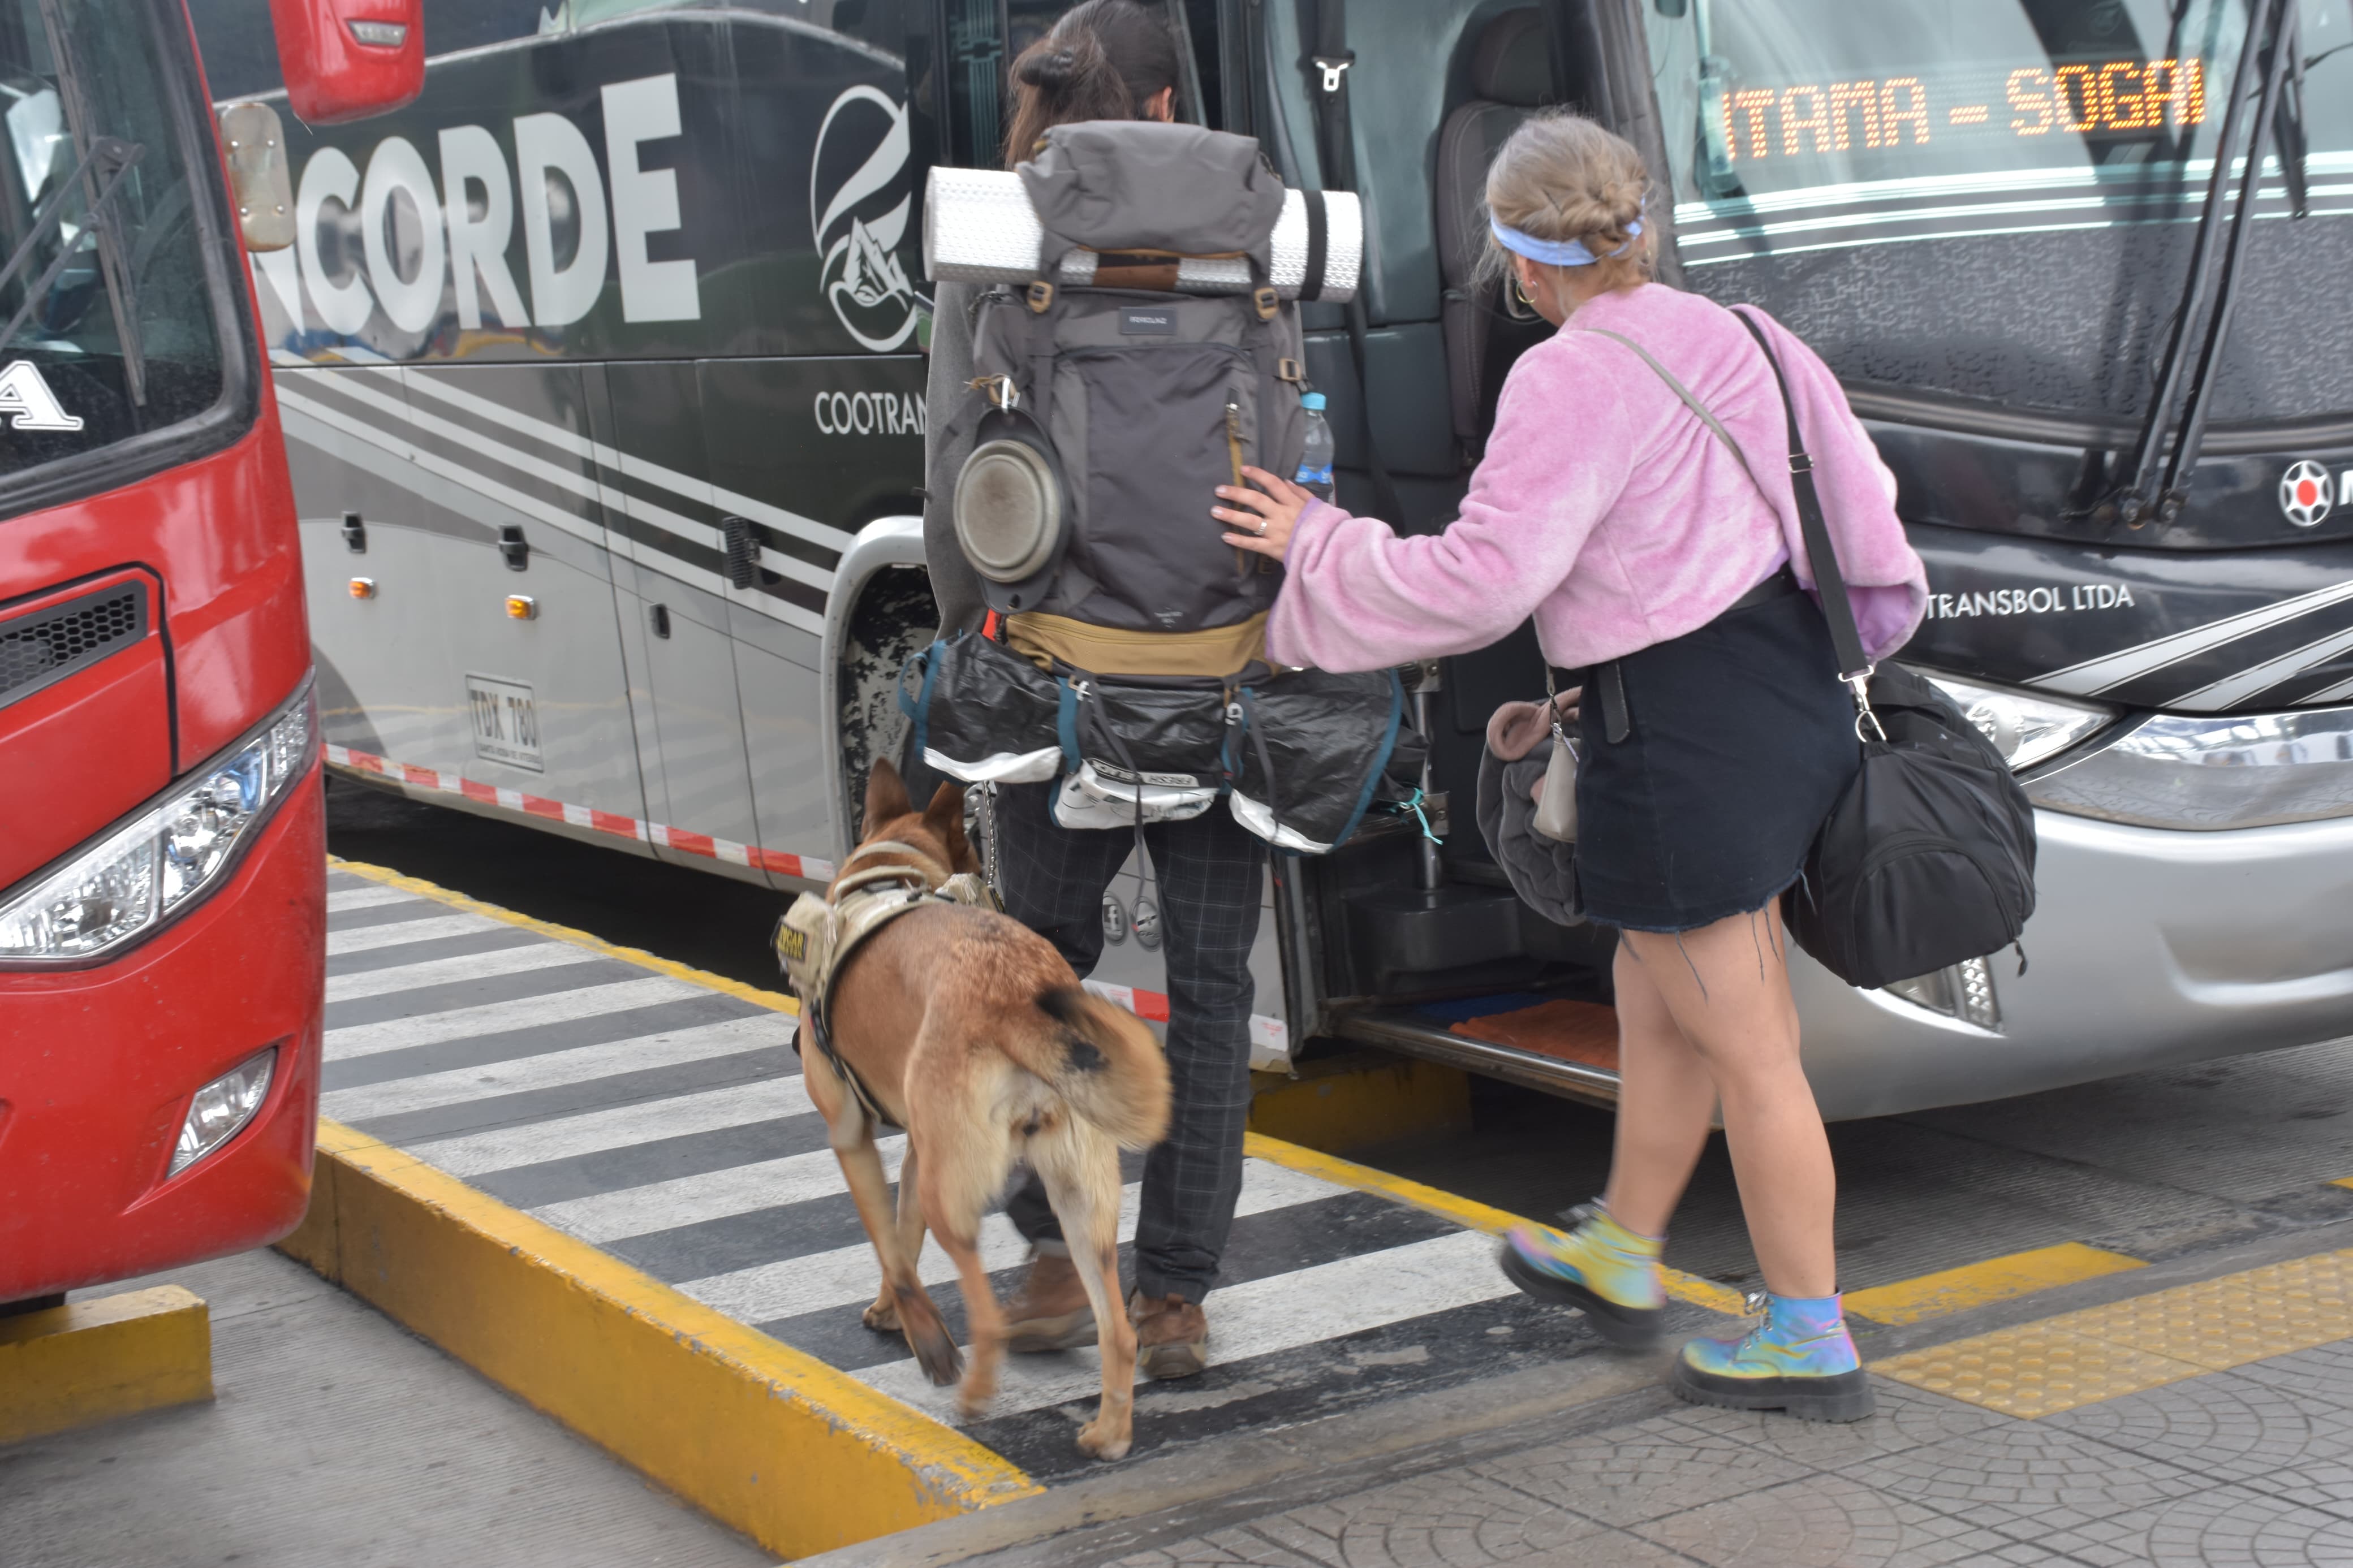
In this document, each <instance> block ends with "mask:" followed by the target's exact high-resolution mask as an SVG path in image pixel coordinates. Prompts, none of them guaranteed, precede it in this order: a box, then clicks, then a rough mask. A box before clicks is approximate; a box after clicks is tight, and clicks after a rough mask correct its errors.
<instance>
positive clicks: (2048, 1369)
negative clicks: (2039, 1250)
mask: <svg viewBox="0 0 2353 1568" xmlns="http://www.w3.org/2000/svg"><path fill="white" fill-rule="evenodd" d="M2344 1339H2353V1248H2348V1250H2346V1251H2342V1252H2329V1253H2321V1254H2318V1255H2316V1256H2315V1257H2311V1258H2290V1259H2289V1260H2287V1261H2286V1262H2284V1263H2273V1264H2266V1265H2265V1266H2264V1267H2263V1268H2250V1269H2248V1270H2246V1271H2245V1272H2243V1273H2239V1274H2227V1275H2224V1276H2223V1277H2222V1278H2221V1279H2207V1280H2201V1281H2200V1282H2199V1283H2197V1284H2195V1285H2177V1286H2175V1287H2174V1288H2173V1289H2169V1290H2158V1291H2153V1292H2151V1293H2150V1294H2148V1295H2147V1296H2138V1297H2135V1298H2133V1299H2131V1300H2124V1301H2117V1302H2114V1303H2111V1304H2110V1305H2108V1306H2105V1307H2091V1308H2086V1309H2085V1310H2083V1311H2080V1312H2067V1313H2063V1314H2062V1315H2060V1316H2058V1317H2055V1318H2045V1319H2043V1320H2042V1321H2041V1322H2036V1323H2025V1324H2021V1326H2019V1327H2017V1328H2014V1329H2002V1330H1999V1331H1995V1332H1993V1333H1990V1334H1979V1335H1978V1336H1977V1337H1975V1338H1974V1339H1967V1340H1958V1341H1956V1342H1953V1343H1951V1344H1948V1345H1937V1346H1934V1347H1932V1348H1930V1349H1928V1350H1923V1351H1914V1352H1911V1353H1909V1354H1907V1355H1901V1356H1896V1357H1894V1358H1892V1359H1890V1360H1888V1361H1883V1362H1877V1363H1873V1367H1872V1370H1873V1371H1874V1372H1877V1373H1881V1374H1883V1375H1884V1376H1887V1377H1892V1378H1896V1379H1898V1380H1900V1381H1902V1382H1905V1383H1908V1384H1913V1385H1914V1386H1915V1387H1918V1388H1926V1389H1928V1390H1931V1391H1932V1392H1934V1393H1937V1394H1948V1395H1950V1396H1951V1397H1953V1398H1955V1399H1963V1400H1967V1401H1968V1402H1969V1403H1970V1404H1972V1405H1984V1406H1985V1407H1986V1408H1987V1409H1989V1410H1999V1411H2001V1412H2003V1413H2004V1414H2006V1415H2019V1416H2024V1417H2027V1418H2028V1419H2031V1418H2033V1417H2035V1416H2038V1415H2052V1414H2055V1413H2056V1412H2058V1411H2062V1410H2073V1409H2074V1408H2076V1407H2077V1406H2078V1405H2094V1404H2097V1403H2098V1402H2100V1401H2101V1400H2104V1399H2115V1398H2117V1397H2119V1396H2121V1395H2123V1394H2137V1393H2138V1392H2140V1391H2141V1390H2142V1389H2145V1388H2157V1387H2160V1386H2162V1385H2163V1384H2168V1383H2179V1382H2180V1381H2181V1380H2182V1379H2184V1378H2188V1377H2197V1376H2200V1375H2202V1374H2203V1373H2209V1372H2227V1371H2230V1370H2232V1368H2235V1367H2241V1366H2245V1365H2246V1364H2248V1363H2251V1362H2258V1361H2263V1360H2265V1359H2267V1358H2269V1357H2272V1356H2281V1355H2288V1354H2292V1353H2294V1352H2298V1351H2306V1350H2310V1349H2312V1348H2313V1347H2315V1346H2316V1345H2325V1344H2329V1343H2332V1342H2336V1341H2338V1340H2344Z"/></svg>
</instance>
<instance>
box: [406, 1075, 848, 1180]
mask: <svg viewBox="0 0 2353 1568" xmlns="http://www.w3.org/2000/svg"><path fill="white" fill-rule="evenodd" d="M810 1109H811V1107H810V1105H809V1098H808V1090H807V1089H805V1088H803V1087H802V1085H801V1080H800V1076H799V1075H798V1074H797V1073H796V1074H794V1075H793V1076H791V1077H789V1078H778V1079H768V1080H767V1081H766V1082H765V1083H751V1084H730V1085H729V1086H727V1087H726V1088H724V1089H703V1090H701V1091H699V1092H697V1093H694V1094H680V1095H673V1096H671V1097H670V1099H668V1100H644V1101H640V1102H639V1103H638V1104H634V1105H618V1106H614V1107H612V1108H611V1109H609V1110H590V1111H584V1112H582V1113H581V1114H580V1115H578V1116H561V1117H555V1118H553V1119H551V1120H549V1121H534V1122H531V1123H529V1124H528V1125H525V1126H522V1127H508V1128H501V1129H499V1130H497V1131H490V1132H470V1133H468V1134H466V1135H465V1136H464V1137H462V1138H445V1139H441V1140H438V1141H436V1142H419V1143H417V1145H416V1146H415V1147H413V1148H412V1149H411V1150H410V1151H409V1152H411V1153H413V1154H415V1155H416V1156H417V1158H418V1159H420V1160H423V1161H425V1162H426V1163H427V1164H431V1165H438V1166H439V1167H440V1168H441V1169H442V1170H444V1171H447V1172H448V1173H450V1174H451V1175H453V1176H479V1175H483V1174H485V1173H489V1172H491V1171H504V1170H508V1169H510V1168H512V1167H513V1166H517V1165H536V1164H539V1163H543V1162H544V1161H548V1160H570V1159H576V1158H578V1157H579V1156H581V1155H583V1154H595V1153H598V1152H602V1151H604V1150H607V1149H625V1148H628V1146H630V1145H631V1144H635V1143H650V1142H654V1141H656V1140H657V1139H662V1138H682V1137H686V1136H688V1135H690V1134H691V1133H696V1132H716V1131H720V1130H721V1129H723V1128H728V1127H745V1126H749V1125H751V1124H752V1123H754V1122H758V1121H781V1120H783V1119H784V1118H786V1117H787V1116H803V1115H807V1113H808V1112H809V1110H810Z"/></svg>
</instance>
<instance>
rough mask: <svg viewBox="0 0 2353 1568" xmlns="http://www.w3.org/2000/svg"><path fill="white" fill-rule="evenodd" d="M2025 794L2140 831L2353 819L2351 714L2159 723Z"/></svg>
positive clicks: (2321, 711)
mask: <svg viewBox="0 0 2353 1568" xmlns="http://www.w3.org/2000/svg"><path fill="white" fill-rule="evenodd" d="M2026 793H2027V795H2028V797H2029V798H2030V799H2031V800H2032V801H2033V802H2034V804H2035V805H2042V806H2048V807H2050V808H2051V809H2052V810H2053V811H2064V812H2071V813H2073V815H2075V816H2096V817H2102V818H2105V819H2106V820H2107V821H2110V822H2128V823H2133V824H2136V825H2137V826H2143V827H2187V828H2201V829H2208V830H2212V829H2218V828H2228V827H2268V826H2275V825H2277V824H2280V823H2287V822H2314V821H2317V820H2319V819H2321V818H2323V817H2330V816H2353V708H2317V709H2314V710H2310V711H2308V712H2303V713H2216V714H2196V713H2158V714H2155V715H2152V716H2151V717H2149V718H2147V719H2145V720H2143V721H2141V722H2139V723H2138V724H2136V725H2134V726H2133V727H2132V728H2130V729H2128V730H2126V731H2125V732H2124V733H2123V734H2121V735H2119V736H2118V737H2117V738H2116V740H2115V741H2113V742H2110V743H2108V744H2107V745H2105V746H2103V747H2101V748H2100V749H2099V750H2098V751H2096V752H2093V753H2092V754H2091V755H2089V756H2087V757H2085V758H2084V759H2083V760H2082V761H2081V762H2078V763H2071V764H2070V765H2068V766H2066V767H2063V768H2061V769H2059V770H2057V771H2056V772H2054V773H2047V774H2045V775H2044V776H2043V777H2042V778H2039V779H2036V780H2033V781H2032V782H2031V783H2030V784H2027V786H2026Z"/></svg>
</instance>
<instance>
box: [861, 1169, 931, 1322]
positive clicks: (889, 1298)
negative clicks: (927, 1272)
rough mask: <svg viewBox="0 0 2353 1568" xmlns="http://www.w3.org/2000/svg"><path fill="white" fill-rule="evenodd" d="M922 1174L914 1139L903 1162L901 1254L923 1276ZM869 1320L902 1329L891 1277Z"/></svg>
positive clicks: (887, 1280) (867, 1311) (900, 1183)
mask: <svg viewBox="0 0 2353 1568" xmlns="http://www.w3.org/2000/svg"><path fill="white" fill-rule="evenodd" d="M920 1175H921V1173H920V1171H919V1170H918V1168H917V1164H916V1160H915V1146H914V1144H913V1143H912V1142H911V1143H909V1144H908V1145H907V1153H906V1157H905V1158H904V1159H902V1160H901V1161H900V1162H899V1256H900V1257H902V1258H905V1259H906V1260H907V1261H908V1263H909V1264H911V1265H913V1268H915V1270H916V1272H917V1274H918V1275H919V1276H920V1275H921V1273H922V1271H923V1200H922V1199H921V1198H919V1197H918V1196H917V1195H916V1185H917V1182H918V1180H919V1177H920ZM865 1323H866V1326H867V1327H868V1328H870V1329H872V1330H875V1331H877V1332H880V1333H886V1334H895V1333H897V1332H899V1302H898V1298H897V1297H896V1296H895V1295H894V1294H893V1293H892V1289H891V1281H890V1280H889V1279H884V1280H883V1281H882V1293H881V1295H879V1296H877V1297H875V1298H874V1305H872V1306H871V1307H869V1308H868V1309H866V1317H865Z"/></svg>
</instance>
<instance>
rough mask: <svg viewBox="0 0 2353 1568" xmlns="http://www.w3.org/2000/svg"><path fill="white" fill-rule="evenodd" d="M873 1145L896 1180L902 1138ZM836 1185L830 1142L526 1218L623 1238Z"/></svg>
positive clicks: (825, 1192) (576, 1201) (775, 1204)
mask: <svg viewBox="0 0 2353 1568" xmlns="http://www.w3.org/2000/svg"><path fill="white" fill-rule="evenodd" d="M874 1148H875V1151H876V1152H878V1153H880V1154H881V1156H882V1173H883V1174H885V1175H887V1176H889V1177H890V1178H891V1179H892V1181H894V1182H895V1181H897V1180H898V1179H899V1161H900V1159H901V1157H902V1155H903V1154H904V1153H905V1152H906V1148H907V1140H906V1139H905V1138H904V1137H903V1136H902V1135H899V1134H896V1133H894V1134H892V1136H890V1137H887V1138H877V1139H876V1140H875V1141H874ZM842 1190H843V1186H842V1180H841V1162H840V1161H839V1159H837V1158H836V1157H835V1156H834V1152H833V1151H832V1150H831V1149H812V1150H810V1151H809V1152H807V1153H806V1154H792V1155H787V1156H786V1158H784V1159H781V1160H761V1161H757V1162H755V1163H752V1164H749V1165H734V1166H731V1167H729V1168H728V1169H726V1170H723V1171H712V1172H711V1173H708V1174H704V1175H694V1176H673V1177H671V1178H670V1180H669V1181H666V1182H649V1183H648V1184H645V1185H644V1186H642V1187H623V1188H620V1189H619V1190H618V1191H616V1192H610V1193H597V1194H594V1195H592V1196H589V1197H585V1198H566V1199H565V1201H564V1202H562V1203H554V1204H549V1205H546V1206H544V1207H543V1208H535V1209H533V1210H532V1211H531V1212H532V1215H533V1218H536V1219H543V1220H545V1221H546V1222H547V1223H548V1224H550V1225H552V1226H555V1228H556V1229H558V1230H561V1231H566V1232H569V1233H570V1234H571V1235H574V1236H576V1237H579V1238H580V1239H581V1240H583V1241H597V1242H603V1241H618V1240H620V1239H621V1238H622V1237H628V1236H644V1235H646V1234H648V1233H649V1232H651V1231H657V1230H672V1229H675V1228H677V1227H678V1226H687V1225H701V1224H702V1223H703V1222H705V1221H706V1220H714V1219H725V1218H727V1217H729V1216H730V1215H739V1214H753V1213H755V1212H757V1211H758V1210H761V1209H765V1208H779V1207H782V1206H783V1205H786V1204H801V1203H807V1202H808V1201H809V1200H810V1199H812V1198H822V1197H829V1196H831V1195H832V1194H835V1193H838V1192H840V1191H842Z"/></svg>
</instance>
